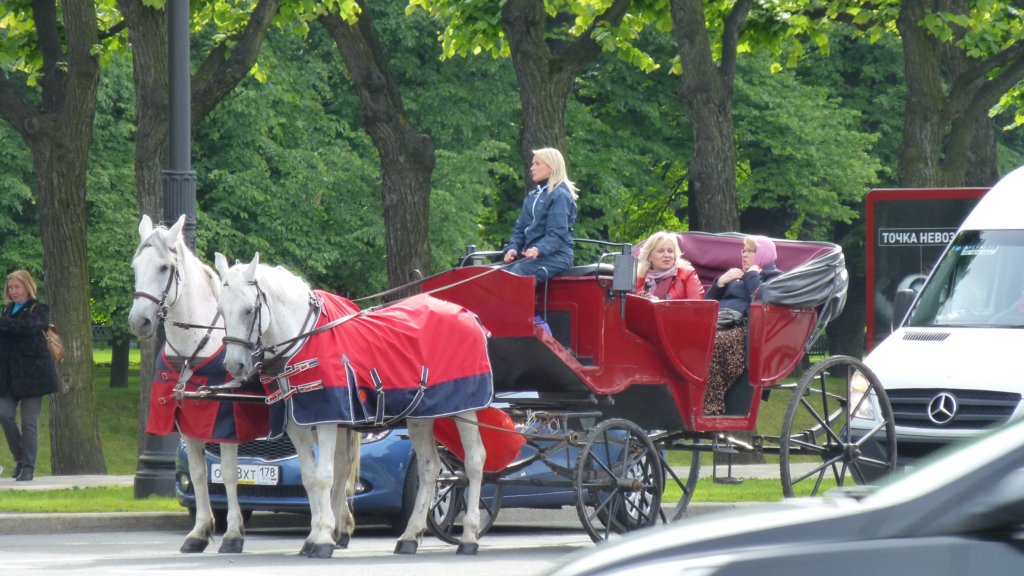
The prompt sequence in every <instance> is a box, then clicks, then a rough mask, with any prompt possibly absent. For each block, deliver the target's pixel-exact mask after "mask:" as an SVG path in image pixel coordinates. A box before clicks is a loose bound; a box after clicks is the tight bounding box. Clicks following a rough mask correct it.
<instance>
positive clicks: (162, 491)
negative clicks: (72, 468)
mask: <svg viewBox="0 0 1024 576" xmlns="http://www.w3.org/2000/svg"><path fill="white" fill-rule="evenodd" d="M167 60H168V89H169V91H170V94H169V96H170V98H169V100H170V116H169V124H170V163H169V165H168V167H167V169H166V170H164V172H163V185H164V214H163V221H164V223H165V224H172V223H173V222H175V221H176V220H177V219H178V217H179V216H181V215H182V214H185V228H184V230H183V234H184V235H185V243H186V244H187V245H188V247H189V249H191V250H192V251H195V249H196V232H195V230H196V173H195V172H194V171H192V102H191V97H192V88H191V86H192V78H191V69H190V68H191V66H190V58H189V2H188V0H170V1H169V2H167ZM177 446H178V435H177V434H168V435H165V436H155V435H152V434H146V437H145V438H144V439H143V448H142V454H140V455H139V466H138V469H137V470H136V472H135V497H136V498H145V497H147V496H150V495H154V494H155V495H160V496H174V455H175V451H176V449H177Z"/></svg>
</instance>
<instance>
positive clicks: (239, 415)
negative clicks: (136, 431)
mask: <svg viewBox="0 0 1024 576" xmlns="http://www.w3.org/2000/svg"><path fill="white" fill-rule="evenodd" d="M192 369H193V373H192V376H191V377H190V378H189V379H188V381H187V382H186V383H185V390H186V391H191V392H194V391H196V390H197V389H198V388H199V387H200V386H213V385H218V384H224V383H226V382H229V381H230V380H231V376H230V375H229V374H228V373H227V371H226V370H225V369H224V347H223V346H221V347H220V349H218V350H217V353H216V354H214V355H213V356H211V357H209V358H205V359H203V360H202V361H201V362H200V363H199V364H197V365H196V366H193V367H192ZM180 378H181V373H180V371H179V370H178V369H177V368H175V367H174V363H173V362H171V360H170V359H169V358H168V357H167V349H166V348H164V349H163V350H161V351H160V355H159V357H158V358H157V361H156V372H155V373H154V375H153V389H152V391H151V393H150V396H149V420H148V421H147V422H146V432H147V433H149V434H170V433H171V432H174V431H175V427H177V430H178V431H179V432H181V433H182V434H183V435H185V436H188V437H190V438H198V439H201V440H203V441H204V442H217V443H238V444H241V443H244V442H251V441H253V440H255V439H257V438H261V437H264V436H266V435H267V433H268V432H269V431H270V417H269V411H268V409H267V406H266V404H264V403H263V402H258V403H256V402H231V401H215V400H196V399H186V400H183V401H181V402H179V401H177V400H176V399H175V398H174V387H175V386H176V385H177V384H178V380H179V379H180ZM232 392H235V393H239V394H252V395H254V396H258V397H260V398H262V396H263V390H261V389H259V388H258V387H253V389H246V388H243V389H241V390H233V391H232Z"/></svg>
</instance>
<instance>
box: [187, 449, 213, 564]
mask: <svg viewBox="0 0 1024 576" xmlns="http://www.w3.org/2000/svg"><path fill="white" fill-rule="evenodd" d="M182 438H183V439H184V441H185V449H186V450H187V451H188V472H189V475H190V476H191V478H192V489H193V490H195V493H196V524H195V526H193V527H192V531H191V532H189V533H188V534H187V535H186V536H185V543H184V544H182V545H181V551H182V552H184V553H187V554H191V553H197V552H202V551H203V550H206V546H207V545H209V543H210V538H211V537H213V527H214V521H213V509H212V508H211V507H210V487H209V485H208V484H207V472H206V454H205V453H204V452H205V451H204V448H205V446H204V444H203V441H202V440H197V439H195V438H189V437H188V436H185V435H182Z"/></svg>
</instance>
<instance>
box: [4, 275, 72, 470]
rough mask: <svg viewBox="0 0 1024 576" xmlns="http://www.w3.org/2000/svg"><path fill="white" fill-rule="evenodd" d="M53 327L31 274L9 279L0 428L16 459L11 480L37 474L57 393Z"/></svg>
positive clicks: (5, 310)
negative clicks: (42, 422)
mask: <svg viewBox="0 0 1024 576" xmlns="http://www.w3.org/2000/svg"><path fill="white" fill-rule="evenodd" d="M49 325H50V315H49V307H47V305H46V304H44V303H42V302H38V301H37V300H36V283H35V280H33V279H32V275H31V274H29V273H28V271H26V270H15V271H14V272H11V273H10V274H8V275H7V289H6V290H5V291H4V309H3V313H2V314H0V427H3V429H4V436H5V437H6V438H7V446H8V447H9V448H10V449H11V455H13V456H14V463H15V466H14V474H13V475H12V478H14V479H15V480H19V481H28V480H32V478H33V475H34V474H35V469H36V452H37V449H38V448H39V417H40V415H41V414H42V411H43V396H45V395H47V394H52V393H54V392H56V391H57V390H58V384H57V368H56V366H55V365H54V363H53V358H52V357H51V356H50V349H49V348H47V346H46V337H45V336H43V331H44V330H46V329H47V328H48V327H49ZM19 405H20V407H21V428H20V429H19V428H18V421H17V412H18V407H19Z"/></svg>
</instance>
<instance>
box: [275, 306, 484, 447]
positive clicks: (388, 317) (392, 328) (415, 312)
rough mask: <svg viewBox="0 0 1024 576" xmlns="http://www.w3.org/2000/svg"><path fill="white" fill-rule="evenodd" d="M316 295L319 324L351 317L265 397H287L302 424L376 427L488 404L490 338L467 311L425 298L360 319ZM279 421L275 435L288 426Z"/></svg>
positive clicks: (293, 364)
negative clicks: (401, 419) (488, 345)
mask: <svg viewBox="0 0 1024 576" xmlns="http://www.w3.org/2000/svg"><path fill="white" fill-rule="evenodd" d="M315 295H316V297H317V298H318V299H319V300H320V301H321V303H322V304H321V307H320V310H319V315H318V318H317V321H316V326H317V327H321V326H324V325H325V324H327V323H329V322H331V321H333V320H335V319H338V318H345V317H351V318H350V319H347V320H345V321H344V322H342V323H341V324H339V325H337V326H335V327H333V328H331V329H329V330H326V331H324V332H321V333H318V334H314V335H313V336H311V337H309V338H308V339H307V341H306V343H305V344H304V345H303V346H302V348H301V349H299V351H298V352H296V353H295V354H294V355H293V356H292V357H291V358H289V359H288V361H287V364H286V366H285V368H284V369H283V371H282V372H281V373H279V374H277V375H275V377H276V380H274V381H271V382H270V383H268V384H267V394H268V397H270V398H274V397H275V395H276V397H284V398H287V399H288V401H287V402H286V403H285V405H286V407H287V410H288V414H287V416H288V417H290V418H292V419H293V421H294V422H296V423H297V424H300V425H307V426H309V425H315V424H321V423H324V424H326V423H338V424H343V425H344V424H349V425H352V424H365V425H379V424H386V423H388V421H389V420H393V419H394V418H395V417H400V416H403V415H404V416H406V417H408V418H429V417H436V416H446V415H451V414H455V413H458V412H462V411H465V410H478V409H481V408H484V407H486V406H488V405H489V404H490V402H491V396H492V394H493V391H494V383H493V379H492V376H491V363H490V358H489V357H488V356H487V336H488V335H487V332H486V331H485V330H484V328H483V327H482V326H481V325H480V322H479V320H478V319H477V318H476V316H475V315H474V314H473V313H471V312H469V311H468V310H466V309H465V308H463V307H461V306H457V305H455V304H451V303H449V302H445V301H443V300H438V299H437V298H433V297H431V296H427V295H422V294H421V295H418V296H413V297H411V298H407V299H405V300H402V301H400V302H397V303H395V304H392V305H390V306H386V307H384V308H381V309H378V310H374V311H371V312H368V313H365V314H358V308H357V307H356V305H355V304H353V303H352V302H351V301H349V300H347V299H345V298H342V297H340V296H335V295H333V294H329V293H327V292H322V291H319V290H318V291H315ZM276 416H277V417H275V418H273V419H272V420H273V424H274V426H273V428H274V431H273V433H277V432H278V430H277V428H278V426H279V425H280V424H283V422H282V419H281V417H282V416H283V415H282V414H280V413H278V414H276Z"/></svg>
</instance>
